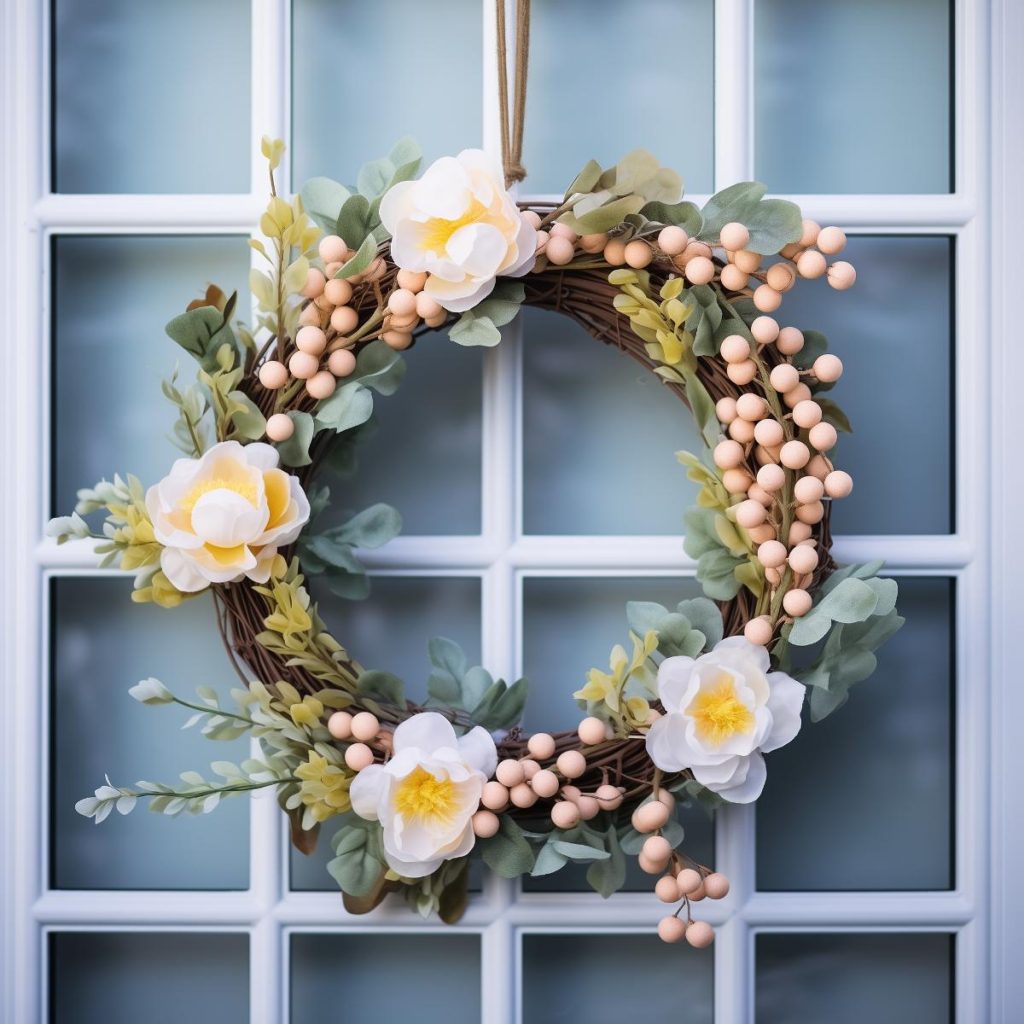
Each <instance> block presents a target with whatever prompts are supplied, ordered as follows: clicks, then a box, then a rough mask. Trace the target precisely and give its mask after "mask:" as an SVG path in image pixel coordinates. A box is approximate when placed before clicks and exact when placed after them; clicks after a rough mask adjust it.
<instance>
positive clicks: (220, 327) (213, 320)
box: [164, 306, 238, 373]
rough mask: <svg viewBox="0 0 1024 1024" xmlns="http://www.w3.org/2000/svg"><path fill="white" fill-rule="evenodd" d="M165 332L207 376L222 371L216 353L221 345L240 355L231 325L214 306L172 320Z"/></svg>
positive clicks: (190, 311) (198, 309) (204, 307)
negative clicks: (229, 347)
mask: <svg viewBox="0 0 1024 1024" xmlns="http://www.w3.org/2000/svg"><path fill="white" fill-rule="evenodd" d="M164 330H165V331H166V332H167V335H168V337H170V338H171V340H172V341H174V342H176V343H177V344H178V345H180V346H181V347H182V348H183V349H184V350H185V351H186V352H187V353H188V354H189V355H190V356H192V358H193V359H195V360H196V362H197V363H199V365H200V366H201V367H202V368H203V369H204V370H205V371H206V372H207V373H216V372H217V371H218V370H219V369H220V364H219V363H218V361H217V350H218V349H219V348H220V347H221V345H224V344H228V345H230V346H231V350H232V351H234V352H237V351H238V345H237V343H236V341H235V335H234V332H233V331H232V330H231V325H230V324H229V323H228V321H227V320H226V319H225V317H224V314H223V313H222V312H221V311H220V310H219V309H217V308H216V307H214V306H199V307H198V308H196V309H193V310H189V312H187V313H182V314H181V315H180V316H176V317H175V318H174V319H173V320H171V321H170V322H169V323H168V324H167V326H166V327H165V328H164Z"/></svg>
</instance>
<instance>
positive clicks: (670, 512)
mask: <svg viewBox="0 0 1024 1024" xmlns="http://www.w3.org/2000/svg"><path fill="white" fill-rule="evenodd" d="M523 317H524V324H525V334H526V340H525V350H524V353H523V378H524V381H523V477H524V482H523V490H524V496H523V501H524V509H523V524H524V530H525V532H526V533H541V534H544V533H568V534H586V533H591V534H642V533H656V534H680V535H681V534H682V532H683V513H684V512H685V510H686V507H687V506H688V505H690V504H692V503H693V501H695V500H696V496H697V488H696V485H695V484H693V483H692V482H691V481H690V480H688V479H687V478H686V472H685V467H683V466H681V465H680V463H679V462H678V460H677V459H676V456H675V453H676V452H677V451H679V449H681V448H686V449H688V450H690V451H700V450H701V442H700V440H699V435H698V433H697V429H696V427H695V426H694V424H693V419H692V418H691V416H690V413H689V411H688V410H687V408H686V406H684V405H683V403H682V402H681V401H680V400H679V399H678V398H676V397H675V395H674V394H672V392H671V391H670V390H669V388H668V387H667V386H666V385H664V384H663V383H661V381H660V379H659V378H658V377H656V376H655V375H654V374H653V373H650V372H649V371H647V370H645V369H644V368H643V367H641V366H638V365H637V364H636V363H635V362H633V360H632V359H630V358H629V357H628V356H625V355H623V354H622V353H621V352H618V351H616V350H615V349H613V348H610V347H609V346H607V345H605V344H604V343H603V342H599V341H597V340H595V339H594V338H592V337H591V336H590V335H589V334H587V332H586V331H585V330H583V328H582V327H580V326H578V325H577V324H576V323H574V322H573V321H571V320H569V319H568V317H564V316H561V315H560V314H558V313H552V312H548V311H544V310H538V309H526V310H524V312H523ZM623 330H629V325H628V324H626V323H625V322H624V326H623Z"/></svg>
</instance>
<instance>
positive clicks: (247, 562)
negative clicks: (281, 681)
mask: <svg viewBox="0 0 1024 1024" xmlns="http://www.w3.org/2000/svg"><path fill="white" fill-rule="evenodd" d="M277 462H278V455H277V451H276V449H274V448H272V447H271V446H270V445H269V444H247V445H245V446H243V445H240V444H239V443H238V442H237V441H222V442H221V443H220V444H215V445H214V446H213V447H212V448H211V449H210V450H209V451H207V452H206V453H205V454H204V455H203V457H202V458H200V459H178V461H177V462H175V463H174V466H173V467H172V468H171V472H170V474H169V475H168V476H165V477H164V478H163V480H161V481H160V483H158V484H154V486H152V487H150V489H149V490H148V491H147V492H146V510H147V512H148V513H149V517H150V519H151V520H152V521H153V533H154V535H155V537H156V539H157V541H159V543H160V544H162V545H163V547H164V550H163V551H162V552H161V553H160V568H161V569H162V570H163V571H164V575H165V576H166V577H167V578H168V580H170V582H171V584H172V585H173V586H174V587H176V588H177V589H178V590H180V591H183V592H184V593H194V592H196V591H198V590H203V589H205V588H206V587H208V586H209V585H210V584H211V583H232V582H234V581H236V580H240V579H242V578H243V577H245V576H248V577H249V579H251V580H255V581H256V582H257V583H265V582H266V581H267V579H268V578H269V576H270V565H271V562H272V561H273V559H274V556H275V555H276V554H277V549H278V548H279V547H284V546H286V545H288V544H291V543H292V541H294V540H295V539H296V537H298V535H299V532H300V531H301V530H302V527H303V526H305V525H306V522H307V521H308V520H309V502H308V501H307V500H306V495H305V493H304V492H303V490H302V487H301V486H300V484H299V482H298V480H296V479H295V477H294V476H292V475H290V474H289V473H285V472H284V471H283V470H281V469H278V468H277Z"/></svg>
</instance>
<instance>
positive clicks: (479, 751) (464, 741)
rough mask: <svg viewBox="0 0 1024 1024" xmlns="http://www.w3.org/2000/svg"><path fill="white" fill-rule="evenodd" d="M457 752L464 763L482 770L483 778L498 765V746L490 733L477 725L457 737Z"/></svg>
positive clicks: (488, 775)
mask: <svg viewBox="0 0 1024 1024" xmlns="http://www.w3.org/2000/svg"><path fill="white" fill-rule="evenodd" d="M459 753H460V754H461V755H462V758H463V760H464V761H465V762H466V764H468V765H469V766H470V767H472V768H475V769H476V770H477V771H478V772H482V773H483V776H484V778H487V779H489V778H490V777H491V776H492V775H493V774H494V769H495V768H496V767H497V766H498V748H497V747H496V746H495V745H494V740H493V738H492V737H491V734H490V733H489V732H488V731H487V730H486V729H484V728H482V727H481V726H479V725H477V726H474V727H473V728H472V729H470V730H469V732H467V733H466V735H465V736H460V737H459Z"/></svg>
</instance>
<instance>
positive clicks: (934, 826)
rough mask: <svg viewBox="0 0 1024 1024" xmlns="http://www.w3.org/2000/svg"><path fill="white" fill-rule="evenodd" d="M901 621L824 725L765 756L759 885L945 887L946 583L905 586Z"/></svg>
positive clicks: (950, 667)
mask: <svg viewBox="0 0 1024 1024" xmlns="http://www.w3.org/2000/svg"><path fill="white" fill-rule="evenodd" d="M899 583H900V600H899V609H900V612H901V613H902V614H903V615H904V616H905V618H906V620H907V622H906V625H904V627H903V628H902V629H901V630H900V632H899V633H897V634H896V635H895V636H894V637H893V638H892V639H890V640H889V641H888V643H887V644H886V645H885V646H884V647H883V648H882V649H881V650H880V651H879V652H878V669H877V671H876V672H875V674H874V675H873V676H871V677H870V679H868V680H866V681H865V682H862V683H858V684H857V685H856V686H854V687H853V688H852V689H851V691H850V699H849V701H848V702H847V703H846V704H845V705H844V706H843V707H842V708H840V709H839V710H838V711H836V712H835V713H834V714H833V715H831V716H830V717H829V718H827V719H825V721H823V722H818V723H811V722H809V721H808V720H807V719H806V716H805V721H804V727H803V730H802V731H801V733H800V735H799V736H797V738H796V739H795V740H794V741H793V742H792V743H791V744H790V745H789V746H787V747H783V748H782V749H781V750H778V751H776V752H775V753H772V754H769V755H768V783H767V785H766V786H765V790H764V794H763V796H762V797H761V799H760V800H759V801H758V803H757V823H758V829H757V870H758V886H759V888H762V889H786V890H788V889H792V890H800V889H946V888H949V887H950V885H951V884H952V865H953V852H952V805H953V790H952V786H953V781H952V762H953V725H952V719H951V715H952V705H953V687H954V664H955V661H954V647H953V635H954V634H953V630H954V622H953V585H952V583H951V581H949V580H946V579H941V578H917V579H901V580H900V581H899Z"/></svg>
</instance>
